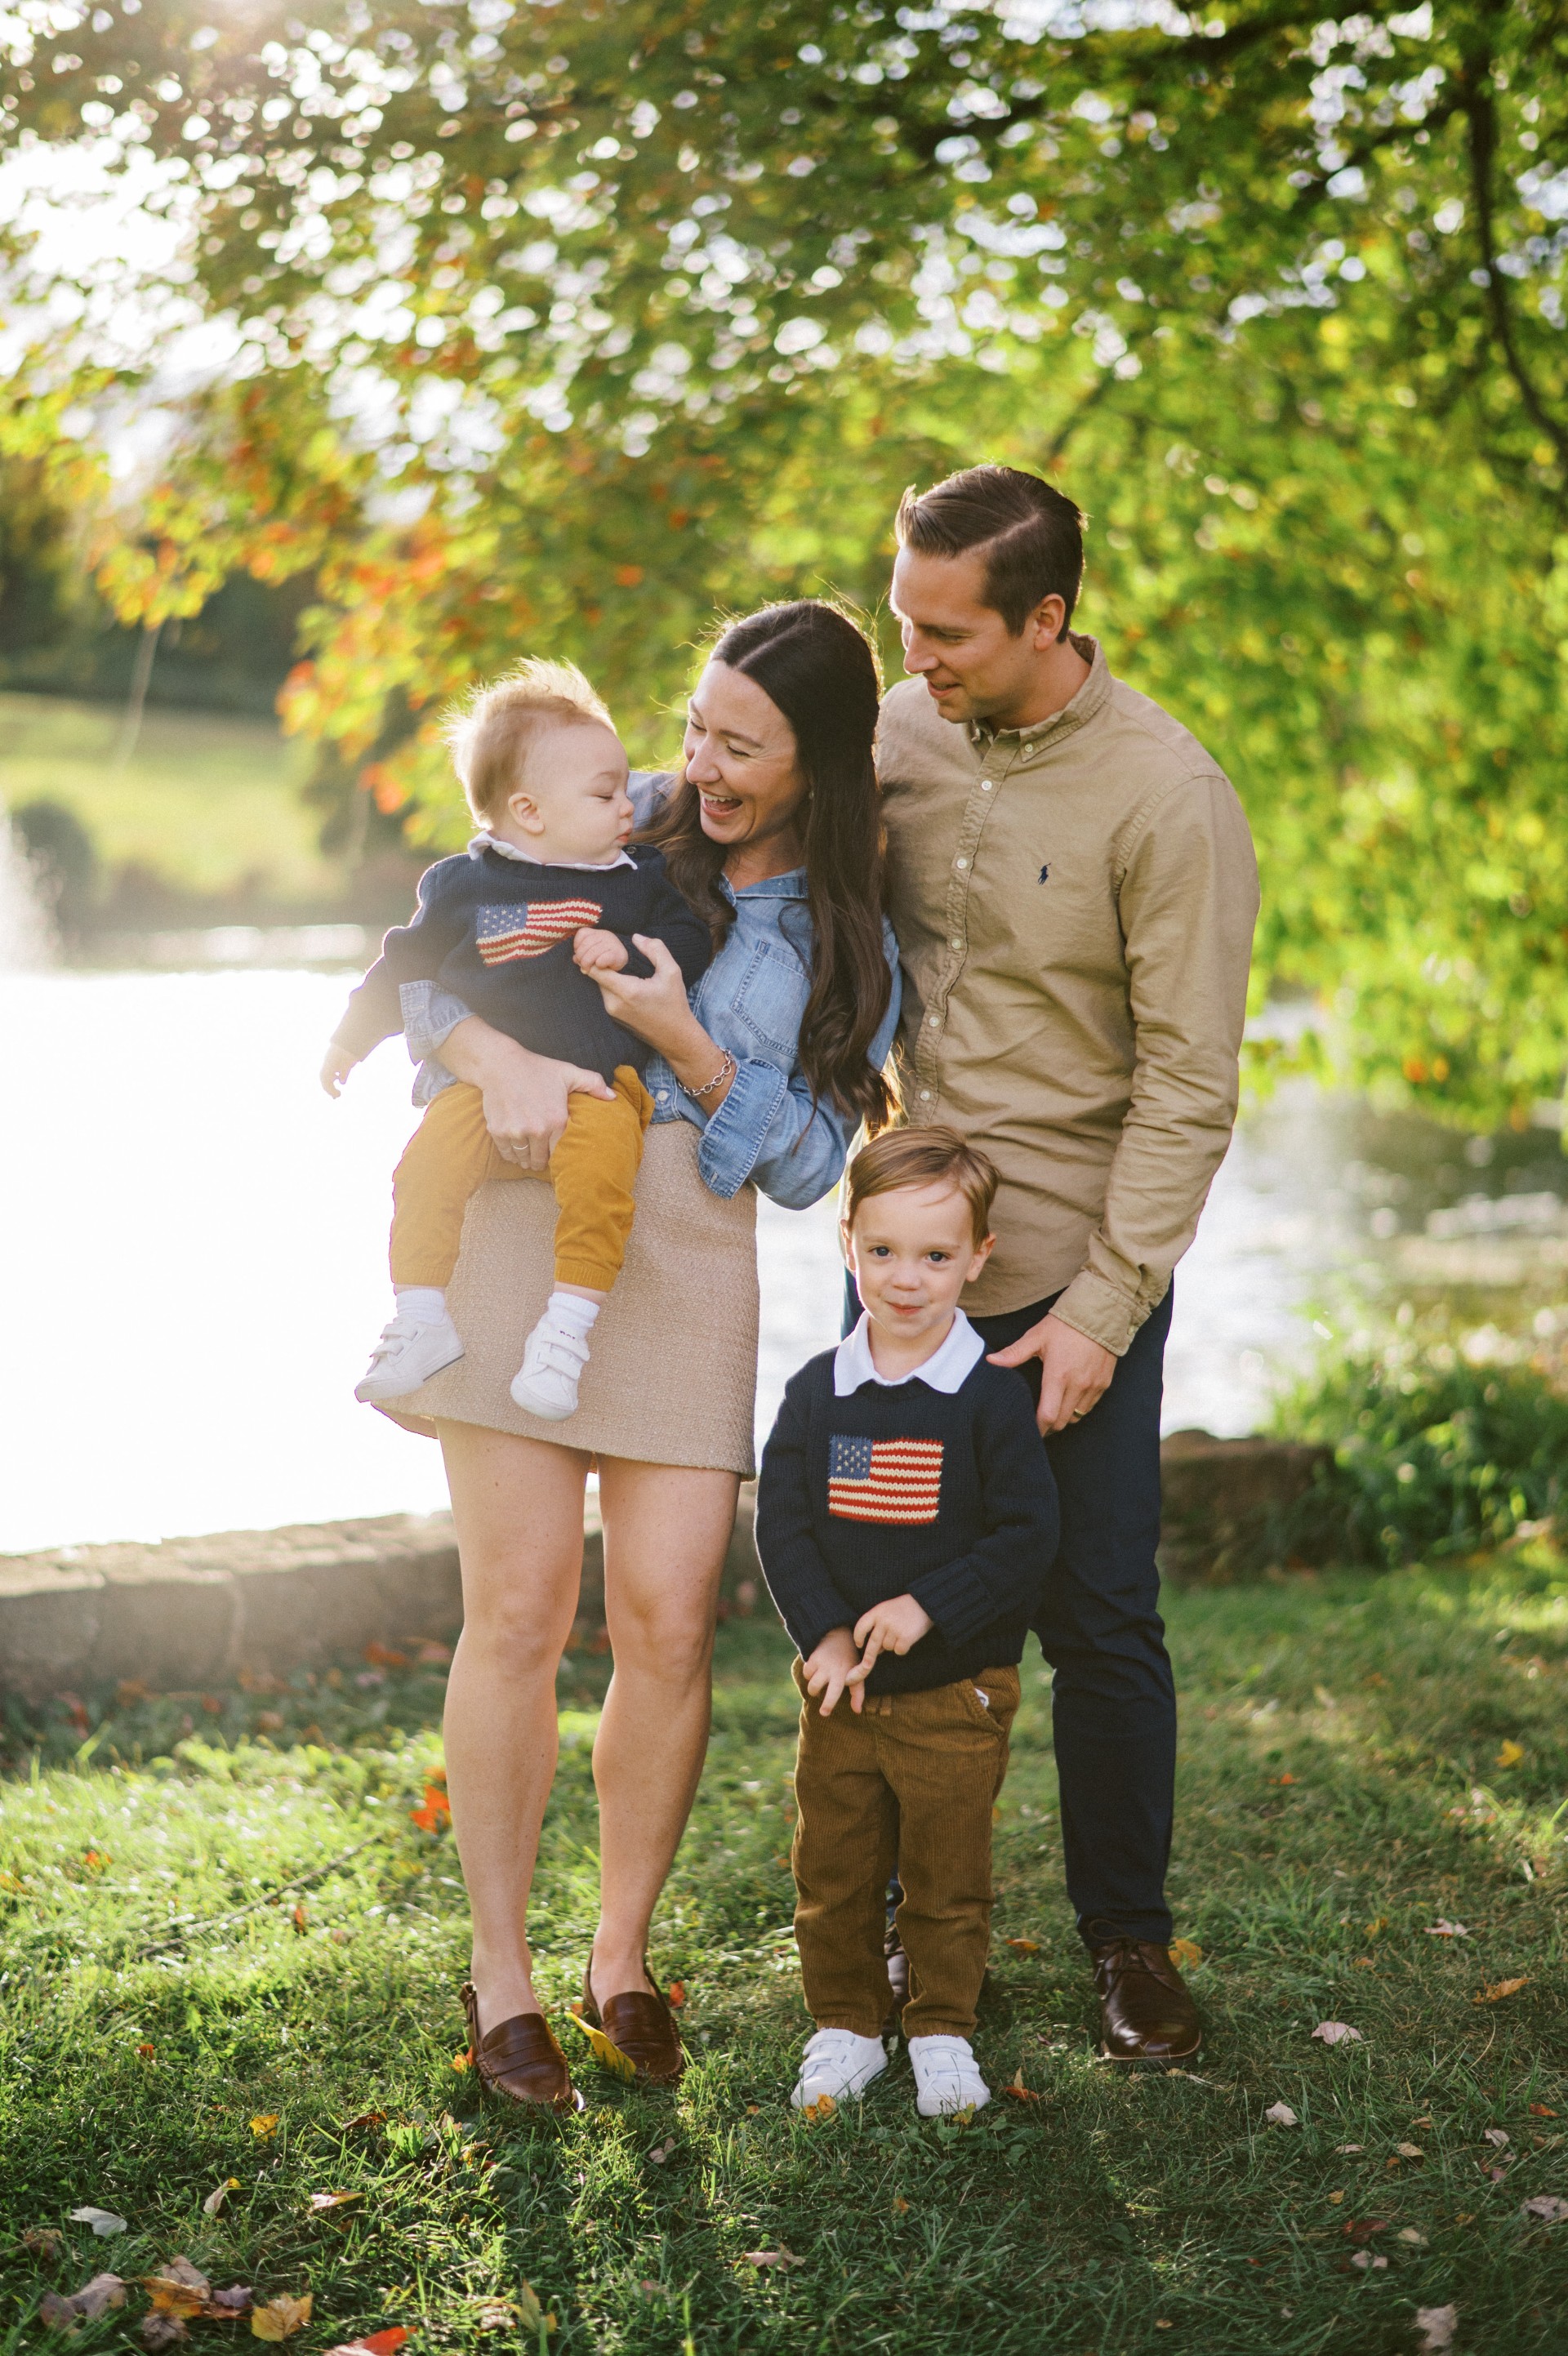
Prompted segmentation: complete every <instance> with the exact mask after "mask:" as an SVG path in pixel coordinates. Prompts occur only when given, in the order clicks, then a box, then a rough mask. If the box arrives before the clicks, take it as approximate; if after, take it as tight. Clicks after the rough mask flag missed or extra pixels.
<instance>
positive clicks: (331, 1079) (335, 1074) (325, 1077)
mask: <svg viewBox="0 0 1568 2356" xmlns="http://www.w3.org/2000/svg"><path fill="white" fill-rule="evenodd" d="M359 1061H360V1058H359V1056H358V1055H349V1050H348V1049H347V1047H338V1046H331V1047H328V1050H327V1055H326V1058H325V1060H324V1061H323V1063H322V1066H321V1085H322V1087H324V1088H325V1089H326V1091H327V1093H328V1096H329V1097H335V1096H338V1095H340V1094H341V1092H342V1087H343V1083H344V1081H345V1080H346V1079H347V1078H348V1076H349V1073H350V1072H351V1071H352V1070H353V1068H354V1066H355V1065H356V1064H357V1063H358V1062H359Z"/></svg>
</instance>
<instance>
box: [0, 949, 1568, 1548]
mask: <svg viewBox="0 0 1568 2356" xmlns="http://www.w3.org/2000/svg"><path fill="white" fill-rule="evenodd" d="M241 946H243V947H244V948H245V949H246V952H247V961H246V962H245V963H244V964H243V965H242V966H241V967H239V968H237V969H235V968H225V967H223V966H221V965H215V964H214V963H212V962H210V961H209V962H207V963H206V964H205V968H204V969H203V968H200V967H199V968H198V969H190V968H191V966H192V965H193V964H194V962H195V958H194V955H193V952H192V949H191V947H190V945H189V944H188V942H182V943H177V944H171V945H170V947H169V956H170V958H171V959H172V960H173V961H174V962H175V963H176V964H180V963H183V964H184V965H185V967H186V968H187V969H185V970H171V971H165V972H159V971H147V970H140V971H131V972H105V971H91V972H90V971H81V970H55V971H46V972H30V973H27V972H24V973H9V974H4V975H0V1021H3V1023H4V1035H5V1039H6V1041H7V1043H8V1045H7V1059H6V1060H7V1069H8V1073H9V1081H8V1095H9V1099H10V1108H9V1122H8V1141H7V1146H6V1150H5V1154H4V1157H3V1159H0V1219H3V1221H4V1226H5V1233H6V1234H8V1235H9V1236H10V1237H11V1238H12V1245H11V1250H10V1253H9V1256H8V1257H9V1269H8V1276H7V1280H6V1284H5V1298H6V1301H7V1305H8V1307H9V1309H10V1311H11V1317H10V1323H9V1333H10V1336H11V1339H10V1344H9V1346H8V1347H7V1349H6V1350H5V1355H4V1366H3V1371H0V1433H3V1435H4V1437H3V1440H0V1449H3V1454H4V1462H5V1477H4V1481H3V1483H0V1551H22V1550H27V1549H29V1548H33V1547H45V1546H54V1545H60V1544H70V1543H76V1542H85V1541H90V1540H93V1539H112V1538H131V1537H160V1536H172V1535H177V1534H188V1533H192V1532H200V1531H204V1530H213V1529H241V1528H257V1527H268V1526H275V1525H278V1524H282V1523H285V1522H295V1521H314V1520H317V1519H337V1518H339V1517H343V1516H347V1515H368V1514H385V1513H392V1512H397V1511H400V1510H413V1511H426V1510H429V1509H431V1508H434V1507H435V1506H437V1505H441V1504H443V1503H444V1502H445V1497H444V1492H443V1488H442V1482H441V1471H440V1463H439V1460H438V1457H437V1453H436V1451H435V1447H434V1445H433V1444H432V1443H431V1442H429V1441H426V1440H416V1439H412V1438H410V1437H408V1436H407V1435H405V1434H404V1433H402V1432H400V1431H398V1430H396V1429H395V1428H394V1427H393V1426H392V1425H391V1424H389V1423H387V1422H386V1421H385V1419H383V1418H381V1416H379V1415H377V1414H375V1413H374V1412H373V1411H372V1410H371V1409H369V1408H361V1407H360V1406H358V1405H356V1403H355V1401H354V1399H353V1397H352V1390H353V1386H354V1384H355V1382H356V1381H357V1380H358V1378H359V1376H360V1373H361V1371H362V1369H363V1366H364V1362H365V1359H366V1356H367V1355H368V1353H369V1349H370V1345H371V1342H372V1341H373V1339H374V1338H375V1335H376V1334H377V1333H378V1332H379V1330H380V1328H381V1323H382V1321H383V1318H384V1317H385V1315H386V1312H387V1280H386V1265H385V1224H386V1214H387V1208H388V1181H389V1176H390V1173H391V1170H392V1164H393V1162H395V1160H396V1158H397V1155H398V1153H399V1151H400V1150H401V1148H402V1145H403V1141H404V1139H405V1138H406V1136H407V1134H408V1132H409V1130H410V1129H411V1128H412V1126H413V1119H414V1115H413V1109H412V1108H411V1107H410V1104H409V1101H408V1092H409V1067H408V1065H407V1063H406V1061H405V1060H404V1059H403V1055H402V1054H401V1052H400V1050H399V1049H398V1048H397V1047H396V1046H395V1044H389V1045H387V1046H385V1047H383V1048H382V1049H381V1050H380V1051H379V1053H378V1054H377V1055H374V1056H373V1057H372V1058H371V1060H370V1062H369V1063H367V1064H366V1065H364V1066H361V1067H360V1070H359V1071H358V1072H356V1074H355V1075H354V1077H353V1080H352V1082H351V1083H350V1085H349V1089H348V1090H347V1092H346V1094H345V1095H344V1097H343V1098H342V1099H341V1100H340V1101H339V1102H338V1103H336V1104H334V1103H332V1102H330V1101H329V1100H328V1098H327V1097H326V1096H324V1095H323V1094H322V1092H321V1090H320V1088H319V1087H318V1085H317V1077H316V1074H317V1066H318V1064H319V1061H320V1056H321V1053H322V1050H323V1047H324V1044H325V1042H326V1040H327V1038H328V1034H329V1033H330V1032H331V1030H332V1028H333V1025H334V1023H335V1022H336V1020H337V1017H338V1012H339V1011H340V1008H341V1005H342V1002H343V999H344V996H345V992H346V990H347V988H348V986H349V980H350V977H349V975H348V974H347V973H345V972H324V971H320V970H311V969H308V968H307V967H303V968H296V969H290V966H288V965H285V964H280V963H279V962H277V961H276V959H275V958H269V955H268V950H269V944H268V943H267V941H266V940H265V939H264V938H263V937H258V939H257V940H256V941H255V942H254V943H251V942H249V941H247V943H245V944H243V945H242V944H239V943H236V942H234V941H229V942H228V943H227V944H223V943H219V944H217V945H216V946H215V947H213V948H210V949H209V950H208V951H204V952H203V953H202V954H203V956H204V957H205V958H209V960H210V959H211V958H218V957H220V956H221V955H223V954H224V953H225V950H226V952H227V954H229V955H232V953H233V952H234V950H235V949H236V948H239V947H241ZM278 947H279V949H280V950H281V953H282V955H283V957H285V958H293V957H294V956H295V955H296V954H297V955H299V956H306V955H310V956H316V957H319V956H321V955H322V954H324V953H328V954H339V955H340V954H342V953H343V952H345V951H347V950H349V948H350V944H349V942H348V941H347V940H346V939H345V940H342V941H334V942H333V943H331V944H327V943H324V942H316V941H312V942H310V943H303V942H300V941H295V940H294V939H293V938H292V937H291V938H290V940H289V941H287V942H285V943H281V944H279V945H278ZM1470 1154H1471V1156H1472V1157H1473V1158H1472V1159H1469V1160H1467V1159H1466V1148H1465V1146H1464V1144H1463V1142H1462V1141H1456V1140H1455V1139H1453V1138H1451V1137H1448V1136H1446V1135H1444V1133H1442V1132H1440V1131H1435V1130H1431V1129H1428V1128H1425V1127H1423V1125H1422V1124H1420V1123H1416V1122H1412V1121H1405V1122H1387V1121H1383V1122H1380V1121H1377V1120H1375V1119H1373V1118H1372V1116H1371V1115H1370V1114H1369V1113H1368V1112H1367V1111H1366V1110H1365V1109H1364V1108H1359V1107H1357V1106H1355V1105H1348V1104H1344V1103H1337V1102H1333V1101H1329V1100H1326V1099H1325V1098H1321V1097H1319V1096H1317V1095H1316V1094H1314V1093H1313V1092H1312V1091H1311V1090H1309V1089H1305V1088H1299V1087H1298V1088H1287V1089H1285V1090H1284V1091H1283V1092H1282V1094H1281V1095H1280V1096H1279V1097H1278V1098H1276V1099H1275V1100H1274V1101H1273V1103H1272V1104H1270V1105H1268V1106H1266V1107H1264V1108H1261V1109H1259V1110H1256V1111H1254V1112H1251V1113H1249V1114H1248V1115H1247V1116H1246V1117H1245V1118H1244V1119H1243V1121H1242V1124H1241V1126H1240V1130H1239V1131H1238V1135H1237V1139H1236V1142H1235V1144H1234V1147H1233V1149H1232V1151H1231V1153H1230V1158H1229V1160H1228V1161H1227V1162H1226V1164H1225V1166H1224V1168H1223V1170H1222V1171H1221V1172H1220V1174H1219V1179H1218V1181H1217V1183H1216V1185H1215V1188H1214V1193H1213V1196H1212V1199H1211V1201H1210V1204H1209V1207H1208V1212H1207V1214H1206V1215H1205V1219H1204V1223H1203V1226H1202V1227H1201V1229H1200V1231H1199V1235H1198V1239H1197V1244H1196V1245H1195V1247H1194V1248H1193V1250H1192V1252H1191V1253H1190V1254H1189V1256H1188V1258H1187V1260H1186V1262H1185V1263H1184V1265H1183V1267H1182V1269H1181V1270H1180V1272H1179V1274H1178V1278H1177V1285H1176V1320H1175V1325H1174V1328H1173V1333H1172V1338H1171V1345H1170V1356H1169V1362H1168V1364H1169V1384H1168V1391H1167V1402H1166V1407H1167V1412H1166V1425H1167V1429H1174V1428H1176V1427H1179V1426H1183V1425H1190V1424H1202V1425H1206V1426H1207V1427H1208V1429H1209V1430H1213V1431H1217V1432H1222V1433H1231V1432H1240V1431H1246V1430H1251V1429H1253V1428H1254V1427H1255V1425H1256V1423H1257V1421H1258V1419H1259V1418H1260V1416H1261V1415H1262V1413H1263V1411H1264V1409H1265V1408H1266V1403H1267V1398H1268V1389H1269V1383H1270V1378H1271V1373H1272V1371H1273V1369H1276V1368H1278V1367H1280V1366H1290V1365H1296V1364H1299V1363H1301V1362H1302V1361H1303V1360H1304V1359H1305V1357H1306V1356H1307V1355H1309V1353H1310V1351H1311V1349H1312V1347H1313V1333H1312V1320H1313V1316H1314V1313H1315V1312H1317V1311H1318V1310H1319V1309H1321V1308H1322V1307H1323V1305H1324V1304H1325V1303H1326V1301H1329V1300H1330V1299H1332V1298H1335V1297H1337V1295H1338V1294H1339V1293H1341V1292H1343V1290H1345V1288H1346V1287H1347V1286H1359V1287H1361V1288H1363V1289H1367V1288H1376V1287H1381V1288H1383V1289H1384V1290H1387V1288H1388V1287H1389V1285H1390V1284H1391V1283H1395V1284H1398V1285H1401V1286H1417V1287H1420V1286H1425V1287H1427V1288H1429V1289H1430V1288H1433V1287H1436V1288H1438V1289H1440V1290H1441V1289H1444V1288H1447V1289H1450V1290H1452V1289H1454V1288H1460V1289H1461V1290H1462V1291H1463V1293H1464V1298H1465V1299H1466V1301H1469V1300H1470V1299H1471V1296H1472V1295H1473V1296H1474V1309H1475V1314H1476V1316H1477V1320H1479V1319H1481V1318H1482V1317H1484V1316H1487V1315H1496V1314H1499V1313H1502V1312H1498V1311H1497V1310H1496V1307H1495V1301H1496V1300H1497V1299H1498V1298H1500V1297H1502V1296H1503V1295H1505V1294H1506V1296H1507V1299H1508V1301H1509V1302H1510V1303H1511V1304H1512V1306H1513V1309H1514V1310H1519V1311H1520V1313H1526V1314H1528V1315H1533V1316H1536V1317H1538V1318H1540V1317H1544V1318H1547V1319H1552V1318H1553V1317H1554V1316H1555V1315H1556V1311H1555V1310H1554V1308H1553V1306H1552V1303H1553V1301H1556V1300H1561V1299H1563V1298H1564V1297H1568V1223H1565V1220H1564V1214H1563V1201H1562V1196H1563V1192H1564V1183H1565V1182H1564V1164H1563V1160H1562V1158H1561V1155H1560V1152H1559V1148H1558V1141H1557V1139H1556V1137H1555V1136H1552V1135H1550V1134H1543V1133H1539V1132H1531V1133H1527V1134H1526V1135H1525V1136H1524V1137H1522V1138H1518V1139H1513V1138H1509V1139H1506V1140H1503V1141H1499V1142H1498V1143H1497V1144H1496V1145H1493V1144H1491V1143H1490V1142H1489V1141H1479V1142H1478V1143H1475V1144H1473V1145H1472V1146H1471V1148H1470ZM758 1232H759V1242H760V1253H761V1264H762V1285H763V1343H762V1365H761V1380H760V1385H759V1399H758V1414H759V1419H760V1421H761V1425H762V1429H763V1430H766V1428H767V1424H768V1420H770V1419H771V1416H772V1413H773V1410H774V1408H775V1406H776V1405H777V1402H778V1398H779V1393H780V1391H781V1389H782V1387H783V1384H784V1381H785V1379H786V1377H787V1376H788V1375H789V1373H790V1372H791V1371H792V1369H793V1368H794V1367H795V1366H796V1365H799V1364H800V1361H801V1359H803V1358H804V1357H806V1356H808V1355H810V1354H811V1352H812V1351H813V1350H816V1349H821V1348H822V1347H824V1346H825V1345H826V1344H828V1343H829V1342H831V1341H832V1339H833V1338H834V1337H835V1335H836V1332H837V1314H838V1301H839V1287H840V1269H839V1262H838V1252H837V1244H836V1237H835V1228H834V1211H833V1206H832V1204H831V1203H827V1204H822V1205H819V1206H818V1207H817V1208H816V1209H815V1210H813V1211H811V1212H807V1213H791V1212H785V1211H779V1210H776V1209H774V1208H773V1207H772V1206H771V1205H768V1204H766V1203H765V1204H763V1205H762V1206H761V1216H760V1220H759V1229H758ZM1423 1255H1424V1257H1423ZM1520 1304H1522V1305H1523V1306H1522V1310H1520ZM1510 1313H1511V1312H1510ZM1563 1323H1564V1325H1565V1326H1568V1311H1565V1312H1563Z"/></svg>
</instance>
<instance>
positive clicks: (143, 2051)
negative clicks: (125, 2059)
mask: <svg viewBox="0 0 1568 2356" xmlns="http://www.w3.org/2000/svg"><path fill="white" fill-rule="evenodd" d="M157 2051H158V2049H157V2047H156V2045H152V2044H149V2043H148V2042H147V2041H146V2040H145V2039H144V2040H143V2041H142V2043H141V2044H140V2045H138V2046H137V2048H136V2058H137V2060H138V2061H156V2059H157Z"/></svg>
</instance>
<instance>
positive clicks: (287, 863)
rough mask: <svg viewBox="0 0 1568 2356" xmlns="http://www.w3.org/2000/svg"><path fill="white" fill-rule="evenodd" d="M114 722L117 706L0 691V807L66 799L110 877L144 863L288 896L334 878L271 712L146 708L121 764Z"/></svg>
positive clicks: (178, 878) (246, 891)
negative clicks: (259, 715)
mask: <svg viewBox="0 0 1568 2356" xmlns="http://www.w3.org/2000/svg"><path fill="white" fill-rule="evenodd" d="M120 721H121V710H120V706H119V705H118V704H113V703H88V702H78V701H72V700H71V699H70V698H68V697H64V696H52V695H3V694H0V806H4V807H5V808H7V809H15V808H16V807H17V806H18V805H19V804H21V803H23V802H27V801H33V800H37V799H38V798H48V800H51V801H57V802H60V803H63V804H64V806H65V807H66V808H67V809H69V810H70V811H71V813H72V814H73V816H75V817H76V818H78V819H81V823H82V825H83V826H85V827H86V829H87V830H88V833H89V834H90V835H91V838H92V841H93V844H94V847H95V849H96V850H97V852H98V856H99V860H100V862H101V863H102V866H103V867H104V868H105V869H106V870H108V871H109V872H110V873H114V872H116V871H118V870H120V869H123V868H125V867H137V868H141V869H144V870H145V871H147V872H149V873H152V874H155V875H156V876H158V877H159V878H161V879H163V880H164V881H165V882H166V883H169V884H171V885H173V886H174V887H175V888H176V889H177V890H178V891H180V892H182V893H186V894H191V895H193V896H198V897H201V898H207V899H219V898H223V897H226V896H230V895H240V894H243V895H246V896H249V897H251V898H254V899H264V900H274V901H281V902H289V901H296V900H311V899H320V898H322V897H324V896H325V897H329V896H331V895H332V894H335V893H336V892H338V890H339V889H340V888H341V876H340V874H339V873H338V871H337V870H336V869H335V868H334V867H333V865H332V863H331V862H329V861H328V860H326V859H324V858H323V857H322V855H321V853H320V851H318V850H317V841H316V834H317V824H318V819H317V817H316V816H315V815H314V814H313V813H312V812H311V811H310V810H308V809H306V807H305V805H304V804H303V803H302V802H301V800H300V798H299V787H300V783H301V780H302V777H303V774H304V770H305V768H306V766H308V759H309V754H308V748H306V747H302V746H300V745H297V744H289V743H288V742H287V741H286V740H285V738H284V736H283V735H282V734H281V733H280V731H279V729H278V727H277V725H276V723H274V722H271V721H265V720H250V719H244V718H241V717H235V716H231V715H229V714H223V713H217V712H170V711H163V710H160V709H159V708H157V707H156V706H154V707H152V708H150V709H149V710H148V712H146V714H145V718H144V720H143V723H142V732H141V736H140V740H139V742H138V744H137V746H136V751H135V753H134V756H133V758H132V759H131V761H130V762H129V763H128V765H127V766H125V767H124V769H117V768H116V767H115V766H114V760H113V755H114V747H115V744H116V742H117V739H118V737H119V733H120Z"/></svg>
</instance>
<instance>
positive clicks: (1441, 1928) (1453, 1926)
mask: <svg viewBox="0 0 1568 2356" xmlns="http://www.w3.org/2000/svg"><path fill="white" fill-rule="evenodd" d="M1426 1935H1427V1937H1428V1938H1429V1939H1467V1938H1468V1937H1469V1935H1470V1933H1469V1931H1468V1929H1467V1927H1466V1924H1464V1923H1463V1922H1445V1921H1444V1918H1443V1916H1442V1915H1441V1914H1440V1915H1439V1916H1438V1918H1437V1920H1436V1922H1429V1923H1428V1924H1427V1926H1426Z"/></svg>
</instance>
